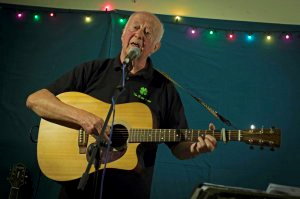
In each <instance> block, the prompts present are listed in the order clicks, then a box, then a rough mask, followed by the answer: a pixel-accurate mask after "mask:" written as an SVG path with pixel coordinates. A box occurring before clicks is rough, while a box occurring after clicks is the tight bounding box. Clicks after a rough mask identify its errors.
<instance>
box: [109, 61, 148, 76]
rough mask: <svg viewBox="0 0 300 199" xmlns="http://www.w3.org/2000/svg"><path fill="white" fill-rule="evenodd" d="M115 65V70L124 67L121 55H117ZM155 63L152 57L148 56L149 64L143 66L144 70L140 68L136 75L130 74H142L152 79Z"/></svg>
mask: <svg viewBox="0 0 300 199" xmlns="http://www.w3.org/2000/svg"><path fill="white" fill-rule="evenodd" d="M113 65H114V68H115V70H121V67H122V63H121V61H120V55H119V56H117V57H116V58H115V60H114V61H113ZM153 71H154V69H153V64H152V61H151V59H150V57H148V58H147V66H146V67H145V68H143V69H142V70H140V71H139V72H137V73H136V74H135V75H131V74H129V76H141V77H144V78H145V79H150V78H151V77H152V75H153Z"/></svg>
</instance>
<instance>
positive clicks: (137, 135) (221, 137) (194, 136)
mask: <svg viewBox="0 0 300 199" xmlns="http://www.w3.org/2000/svg"><path fill="white" fill-rule="evenodd" d="M205 135H212V136H213V137H215V138H216V140H217V141H240V140H241V136H242V131H240V130H238V131H231V130H229V131H225V130H222V131H216V130H215V131H211V130H194V129H179V130H176V129H130V130H129V142H132V143H134V142H179V141H192V142H195V141H197V140H198V137H205Z"/></svg>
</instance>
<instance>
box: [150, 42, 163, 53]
mask: <svg viewBox="0 0 300 199" xmlns="http://www.w3.org/2000/svg"><path fill="white" fill-rule="evenodd" d="M160 46H161V44H160V42H157V43H156V44H155V46H154V49H153V51H152V54H153V53H155V52H156V51H158V49H160Z"/></svg>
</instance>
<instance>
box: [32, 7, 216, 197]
mask: <svg viewBox="0 0 300 199" xmlns="http://www.w3.org/2000/svg"><path fill="white" fill-rule="evenodd" d="M163 33H164V29H163V25H162V24H161V22H160V20H159V19H158V18H157V17H156V16H155V15H153V14H151V13H148V12H137V13H133V14H132V15H131V16H130V18H129V20H128V22H127V24H126V26H125V28H124V31H123V33H122V36H121V41H122V49H121V53H120V55H119V56H118V57H116V58H114V59H105V60H94V61H90V62H87V63H84V64H81V65H79V66H78V67H76V68H75V69H73V70H72V71H71V72H69V73H67V74H65V75H63V76H62V77H60V78H59V79H58V80H56V81H55V82H54V83H53V84H51V85H50V86H48V87H46V88H45V89H42V90H39V91H37V92H35V93H33V94H31V95H30V96H29V97H28V99H27V103H26V104H27V106H28V107H29V108H30V109H32V110H33V111H34V112H35V113H37V114H38V115H39V116H41V117H43V118H46V119H54V120H59V121H65V122H70V123H74V124H77V125H79V126H81V127H82V128H83V129H84V130H85V131H86V132H87V133H89V134H93V133H95V132H101V129H102V126H103V118H101V117H100V116H98V115H94V114H92V113H90V112H88V111H85V110H82V109H78V108H75V107H73V106H70V105H68V104H65V103H64V102H62V101H60V100H59V99H58V98H57V97H56V95H58V94H59V93H62V92H66V91H79V92H83V93H86V94H89V95H91V96H93V97H95V98H98V99H100V100H101V101H104V102H111V97H112V96H113V94H114V93H115V90H116V88H117V87H118V85H119V84H120V81H121V78H122V70H121V66H122V63H123V62H124V60H125V58H126V56H127V55H128V54H129V52H130V51H132V49H136V48H138V49H139V50H140V54H139V56H138V57H136V58H135V59H133V60H132V63H131V64H132V68H131V70H130V72H129V74H128V78H127V79H126V84H125V88H126V89H125V91H124V92H122V93H121V95H120V96H119V98H118V101H117V103H127V102H142V103H144V104H146V105H147V106H148V107H149V108H150V109H151V111H152V113H153V114H154V116H155V118H156V120H157V127H158V128H162V129H163V128H174V129H180V128H188V125H187V121H186V118H185V114H184V109H183V105H182V103H181V100H180V96H179V94H178V93H177V91H176V89H175V88H174V85H173V84H172V83H171V82H170V81H169V80H167V79H166V78H165V77H164V76H163V75H161V74H160V73H159V72H158V71H156V70H155V69H154V68H153V64H152V62H151V59H150V58H149V56H150V55H151V54H153V53H155V52H156V51H157V50H158V49H159V48H160V46H161V43H160V41H161V38H162V36H163ZM141 90H142V91H143V93H142V94H143V96H142V97H141V95H139V93H140V91H141ZM141 119H143V118H141ZM108 135H109V127H108V128H107V129H106V135H105V139H107V140H108ZM166 144H167V145H168V147H169V148H170V149H171V150H172V153H173V154H174V155H175V156H176V157H177V158H179V159H188V158H192V157H195V156H196V155H198V154H200V153H204V152H209V151H213V150H214V148H215V146H216V140H215V138H214V137H212V136H209V135H207V136H206V137H205V138H204V139H203V138H201V137H199V138H198V142H178V143H166ZM156 150H157V144H155V143H141V144H140V145H139V147H138V148H137V153H138V157H139V158H138V159H139V162H138V165H139V168H140V169H135V170H132V171H123V170H119V169H107V173H106V176H105V181H104V192H103V196H104V198H116V197H123V198H149V197H150V190H151V181H152V173H153V166H154V162H155V156H156ZM100 176H101V175H100ZM96 177H97V176H96ZM96 177H95V178H96ZM92 180H93V177H90V178H89V182H88V185H87V187H86V189H85V190H84V191H81V190H77V189H76V187H77V185H78V180H74V181H68V182H65V183H62V184H63V188H62V191H61V193H60V197H61V198H80V197H83V198H92V197H93V193H94V191H93V190H94V189H96V190H99V186H98V187H94V186H96V185H94V184H93V183H92ZM99 184H100V183H98V185H99Z"/></svg>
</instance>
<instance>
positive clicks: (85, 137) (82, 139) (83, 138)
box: [78, 128, 89, 154]
mask: <svg viewBox="0 0 300 199" xmlns="http://www.w3.org/2000/svg"><path fill="white" fill-rule="evenodd" d="M88 141H89V134H87V133H86V132H85V131H84V130H83V129H82V128H81V129H79V131H78V147H79V153H80V154H85V153H86V149H87V144H88Z"/></svg>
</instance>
